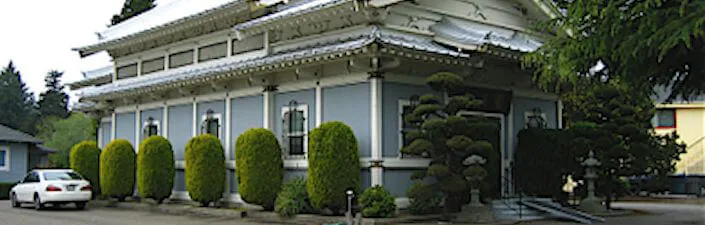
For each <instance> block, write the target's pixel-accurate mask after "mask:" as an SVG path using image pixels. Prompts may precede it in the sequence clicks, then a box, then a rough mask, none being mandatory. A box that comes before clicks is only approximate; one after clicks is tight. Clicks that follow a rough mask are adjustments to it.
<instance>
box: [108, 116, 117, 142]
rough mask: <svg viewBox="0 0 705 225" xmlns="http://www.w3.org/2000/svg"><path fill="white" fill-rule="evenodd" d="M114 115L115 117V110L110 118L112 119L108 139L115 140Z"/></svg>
mask: <svg viewBox="0 0 705 225" xmlns="http://www.w3.org/2000/svg"><path fill="white" fill-rule="evenodd" d="M116 117H117V116H116V115H115V111H113V118H112V120H111V121H110V141H113V140H115V127H116V126H115V124H116V122H115V118H116ZM106 144H107V143H106Z"/></svg>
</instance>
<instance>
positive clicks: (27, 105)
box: [0, 61, 38, 134]
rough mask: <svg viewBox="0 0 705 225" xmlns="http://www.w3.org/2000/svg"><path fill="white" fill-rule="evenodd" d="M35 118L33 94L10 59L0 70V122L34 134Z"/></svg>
mask: <svg viewBox="0 0 705 225" xmlns="http://www.w3.org/2000/svg"><path fill="white" fill-rule="evenodd" d="M37 118H38V117H37V112H36V108H35V102H34V95H33V94H32V92H30V91H29V90H28V88H27V86H26V85H25V84H24V82H22V78H21V76H20V72H19V71H17V69H16V68H15V65H14V64H13V63H12V61H10V63H9V64H8V65H7V67H5V68H4V69H3V70H2V72H0V124H3V125H5V126H8V127H10V128H13V129H17V130H20V131H23V132H25V133H29V134H34V133H35V127H34V124H35V123H36V121H37Z"/></svg>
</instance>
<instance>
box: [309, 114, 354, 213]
mask: <svg viewBox="0 0 705 225" xmlns="http://www.w3.org/2000/svg"><path fill="white" fill-rule="evenodd" d="M358 154H359V153H358V146H357V139H356V138H355V134H354V133H353V130H352V129H351V128H350V127H349V126H348V125H346V124H344V123H342V122H337V121H334V122H326V123H323V124H321V126H319V127H318V128H316V129H314V130H312V131H311V133H310V135H309V144H308V163H309V167H308V178H307V180H306V190H307V191H308V194H309V197H310V199H311V204H312V206H313V207H315V208H317V209H326V208H327V209H330V210H331V211H332V212H334V213H340V212H341V211H342V210H344V209H345V207H346V201H347V200H346V196H345V190H346V189H348V188H353V190H355V192H356V193H359V189H360V157H359V155H358Z"/></svg>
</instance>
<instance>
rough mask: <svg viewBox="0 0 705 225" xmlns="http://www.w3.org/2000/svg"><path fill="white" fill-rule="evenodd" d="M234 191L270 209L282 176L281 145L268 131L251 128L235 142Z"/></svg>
mask: <svg viewBox="0 0 705 225" xmlns="http://www.w3.org/2000/svg"><path fill="white" fill-rule="evenodd" d="M235 149H236V150H235V161H236V165H237V168H236V170H235V171H236V172H237V175H236V177H237V181H238V192H240V196H241V197H242V199H243V200H244V201H245V202H248V203H253V204H257V205H261V206H262V207H264V209H265V210H270V211H271V210H273V209H274V201H275V200H276V198H277V193H278V192H279V190H280V189H281V186H282V179H283V178H284V163H283V162H282V156H281V148H280V147H279V142H278V141H277V138H276V137H275V136H274V133H272V131H270V130H267V129H264V128H253V129H249V130H247V131H245V133H242V134H241V135H240V137H238V138H237V142H236V143H235Z"/></svg>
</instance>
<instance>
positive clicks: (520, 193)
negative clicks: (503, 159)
mask: <svg viewBox="0 0 705 225" xmlns="http://www.w3.org/2000/svg"><path fill="white" fill-rule="evenodd" d="M505 182H506V183H510V184H512V186H515V185H514V184H513V182H511V180H510V179H509V178H508V177H506V176H502V183H503V185H504V184H505ZM514 191H515V193H517V191H519V192H518V193H519V196H518V197H519V200H518V203H521V202H522V201H523V199H522V197H523V196H524V194H523V193H522V192H521V189H520V188H517V187H514ZM511 198H512V197H508V196H504V195H502V196H501V197H500V201H502V204H504V205H505V206H507V208H509V209H511V210H512V211H514V212H518V213H519V219H522V218H523V217H524V216H523V211H522V207H521V205H520V204H517V206H518V209H515V208H514V207H512V205H511V204H510V203H509V202H508V200H509V199H511Z"/></svg>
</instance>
